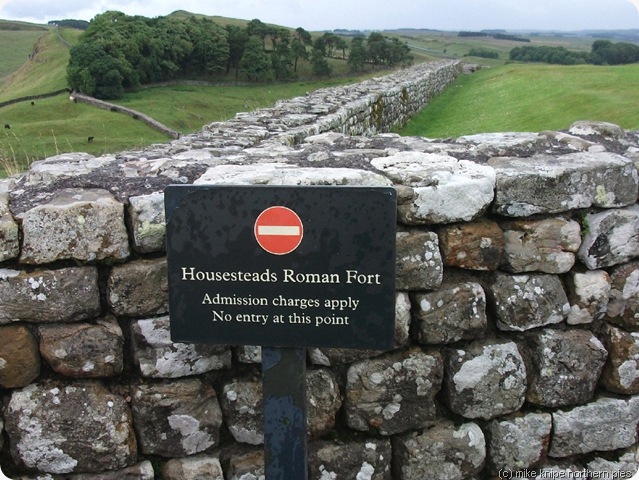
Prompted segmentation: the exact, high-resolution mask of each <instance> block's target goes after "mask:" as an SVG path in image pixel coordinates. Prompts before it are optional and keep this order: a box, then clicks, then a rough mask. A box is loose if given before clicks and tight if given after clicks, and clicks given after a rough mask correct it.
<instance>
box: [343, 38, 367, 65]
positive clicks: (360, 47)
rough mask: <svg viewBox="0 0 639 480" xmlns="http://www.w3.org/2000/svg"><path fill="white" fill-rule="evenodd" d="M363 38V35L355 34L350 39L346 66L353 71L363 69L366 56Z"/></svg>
mask: <svg viewBox="0 0 639 480" xmlns="http://www.w3.org/2000/svg"><path fill="white" fill-rule="evenodd" d="M364 40H365V38H364V37H363V36H357V37H355V38H353V40H352V41H351V51H350V54H349V55H348V67H349V69H350V71H351V72H353V73H355V72H361V71H362V70H364V65H365V64H366V58H367V53H366V45H365V44H364Z"/></svg>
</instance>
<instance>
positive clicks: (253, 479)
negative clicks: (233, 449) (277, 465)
mask: <svg viewBox="0 0 639 480" xmlns="http://www.w3.org/2000/svg"><path fill="white" fill-rule="evenodd" d="M264 478H265V477H264V449H259V450H254V451H250V452H245V453H239V454H235V455H232V456H231V458H230V460H229V466H228V468H226V479H227V480H264Z"/></svg>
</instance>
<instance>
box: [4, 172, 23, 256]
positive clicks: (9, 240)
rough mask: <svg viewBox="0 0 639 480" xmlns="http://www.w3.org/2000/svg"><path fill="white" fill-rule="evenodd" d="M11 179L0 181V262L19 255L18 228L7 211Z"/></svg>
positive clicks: (13, 185) (12, 185)
mask: <svg viewBox="0 0 639 480" xmlns="http://www.w3.org/2000/svg"><path fill="white" fill-rule="evenodd" d="M13 187H15V181H14V180H13V179H2V180H0V262H4V261H5V260H9V259H12V258H16V257H17V256H18V255H20V227H19V226H18V224H17V223H16V221H15V220H14V219H13V216H12V215H11V212H10V210H9V190H10V189H12V188H13Z"/></svg>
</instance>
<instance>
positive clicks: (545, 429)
mask: <svg viewBox="0 0 639 480" xmlns="http://www.w3.org/2000/svg"><path fill="white" fill-rule="evenodd" d="M551 428H552V416H551V415H550V414H548V413H526V414H523V415H519V414H516V415H511V416H509V417H504V418H499V419H495V420H491V421H490V422H489V423H488V425H487V426H486V428H485V433H486V440H487V441H486V447H487V458H486V464H487V471H488V472H489V473H491V474H493V475H496V474H499V473H500V472H502V471H503V470H509V471H516V470H522V469H525V468H531V467H535V466H537V465H538V464H539V463H540V462H541V461H542V460H543V459H544V458H546V454H547V453H548V446H549V444H550V431H551Z"/></svg>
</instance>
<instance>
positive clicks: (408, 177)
mask: <svg viewBox="0 0 639 480" xmlns="http://www.w3.org/2000/svg"><path fill="white" fill-rule="evenodd" d="M371 164H372V165H373V166H374V167H375V168H376V169H377V170H379V171H380V172H382V173H384V175H386V176H387V177H389V178H390V179H391V180H392V181H393V182H394V183H395V184H397V185H403V186H405V187H408V188H409V189H411V190H412V192H411V195H410V197H409V198H406V199H405V200H404V201H402V202H399V201H398V206H397V213H398V217H399V220H400V222H402V223H404V224H406V225H431V224H445V223H455V222H470V221H472V220H475V219H476V218H478V217H479V216H480V215H481V214H482V213H483V212H484V211H485V210H486V209H487V208H488V206H489V205H490V203H491V202H492V200H493V196H494V188H495V172H494V170H493V169H492V168H490V167H488V166H486V165H481V164H478V163H475V162H471V161H468V160H457V159H456V158H454V157H451V156H448V155H441V154H435V153H422V152H399V153H396V154H394V155H391V156H388V157H383V158H376V159H373V160H372V161H371Z"/></svg>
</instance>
